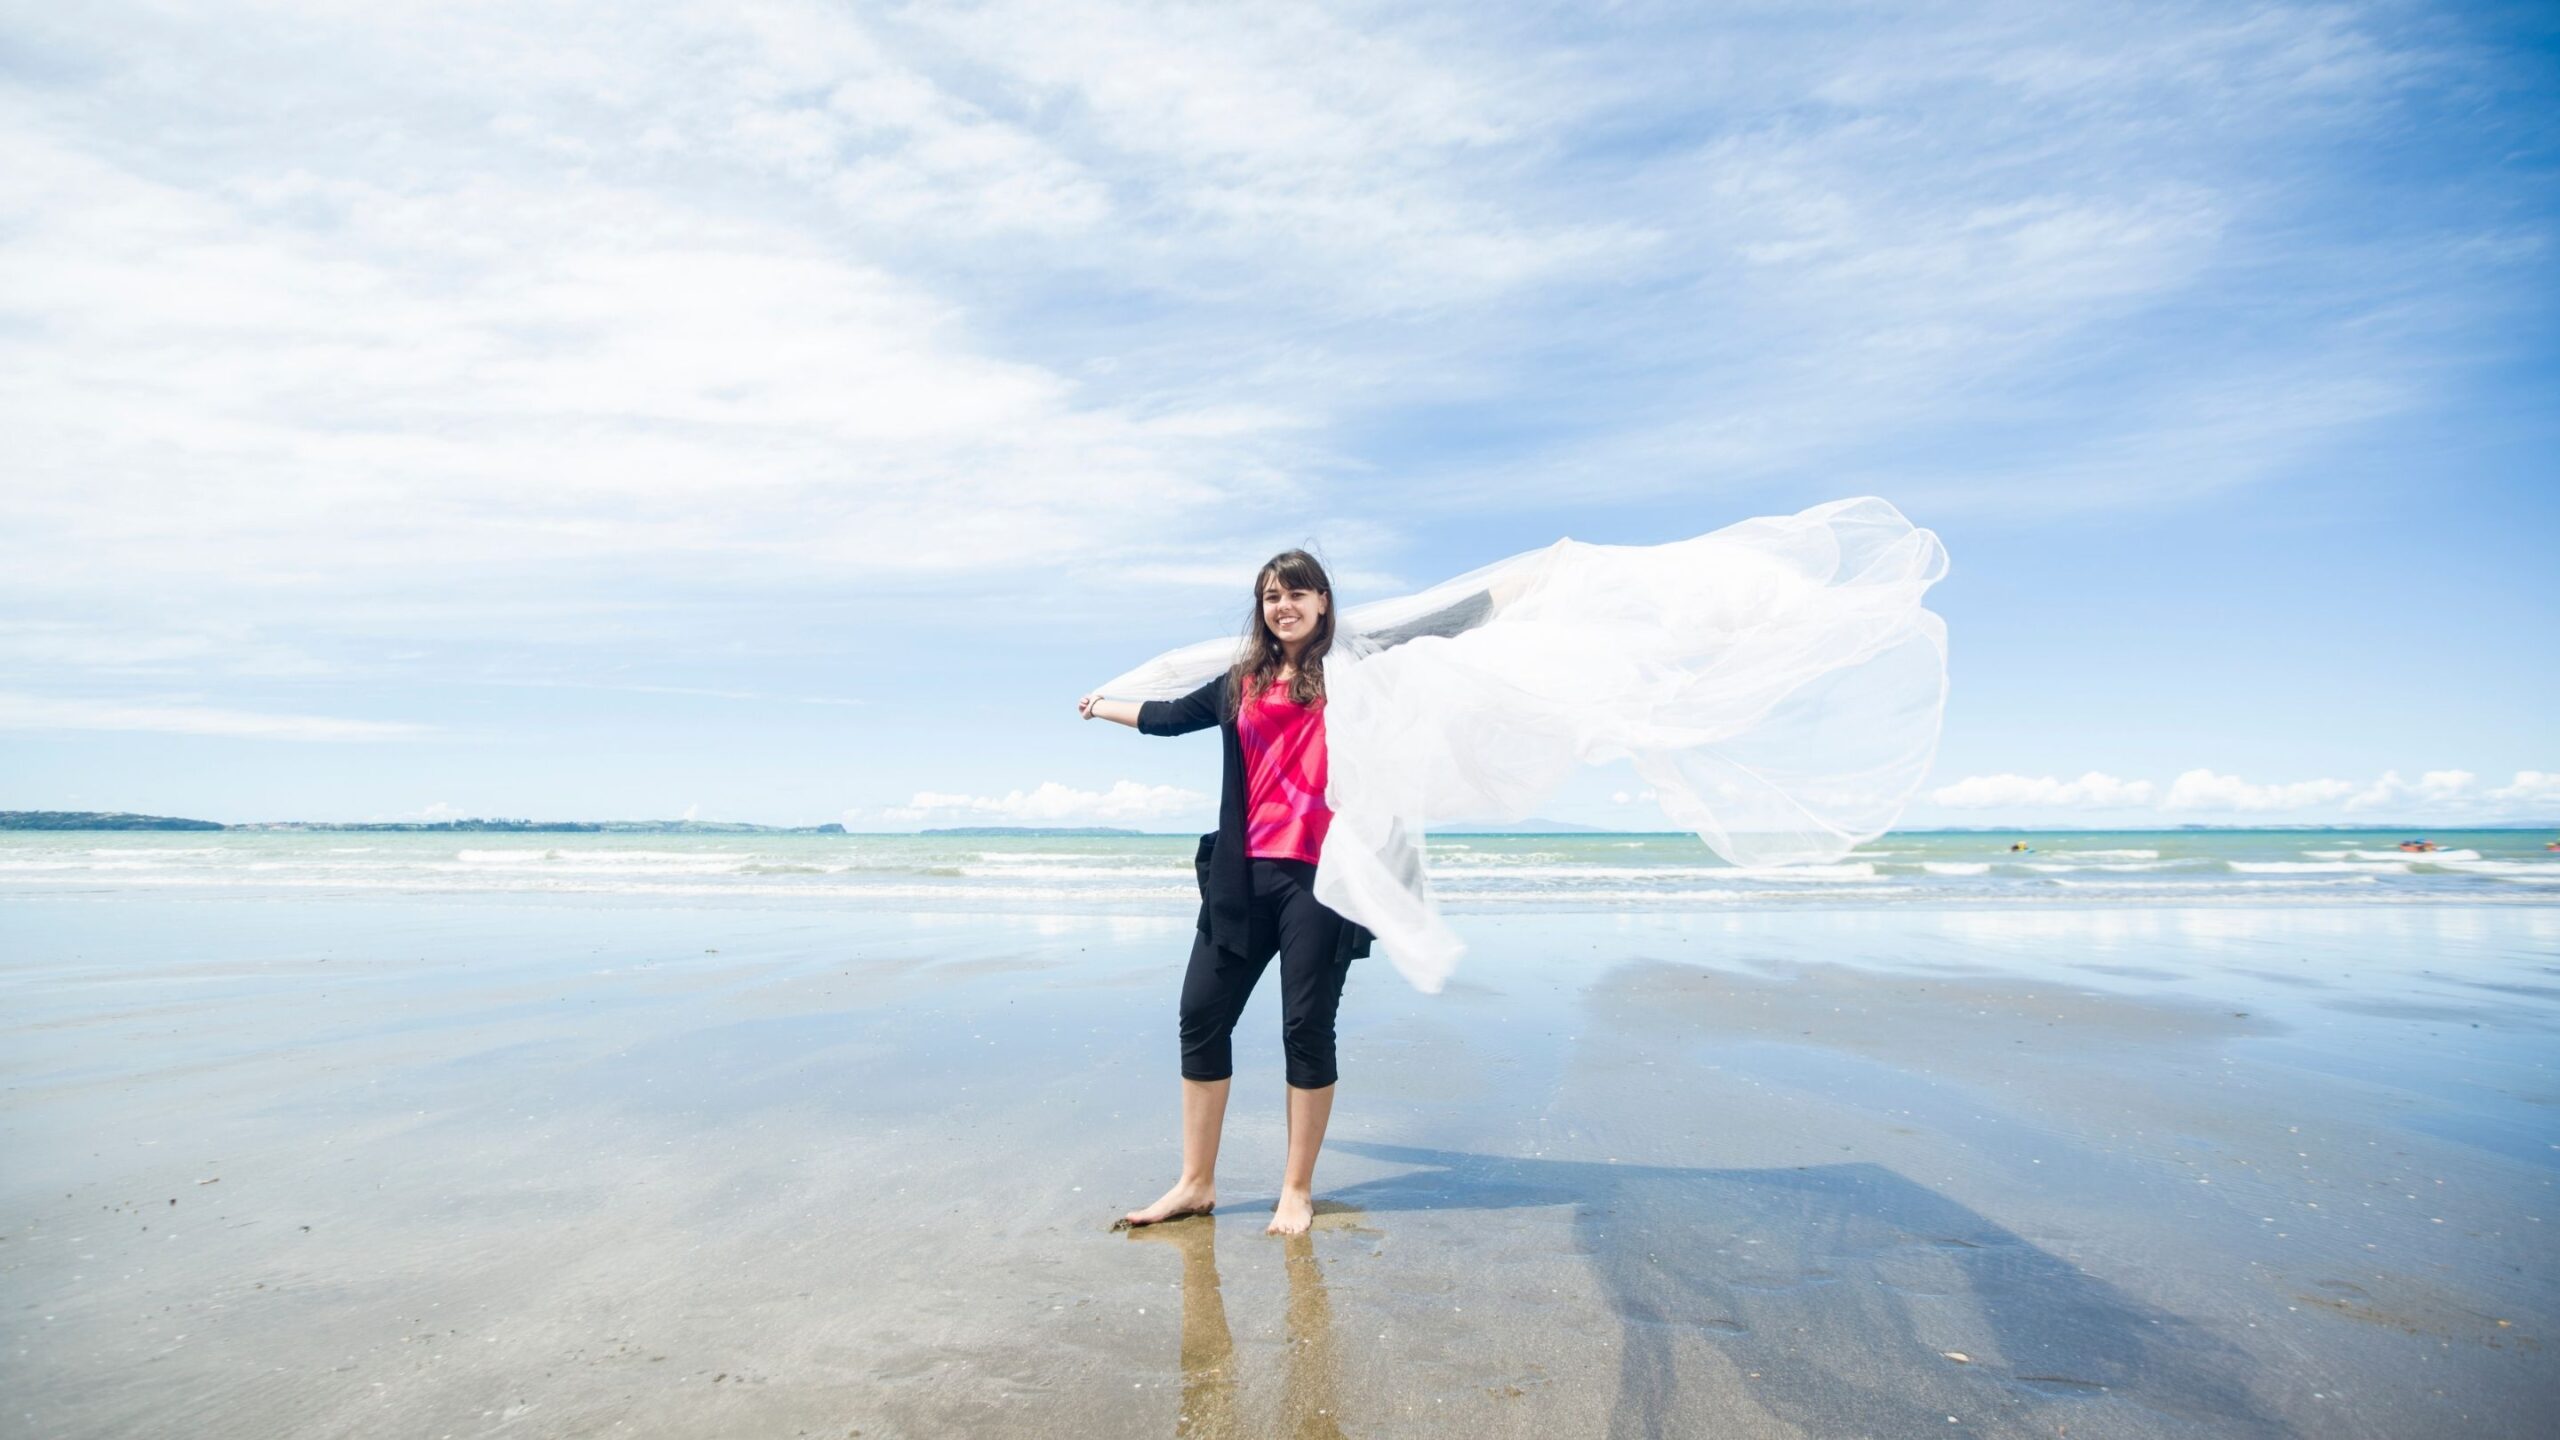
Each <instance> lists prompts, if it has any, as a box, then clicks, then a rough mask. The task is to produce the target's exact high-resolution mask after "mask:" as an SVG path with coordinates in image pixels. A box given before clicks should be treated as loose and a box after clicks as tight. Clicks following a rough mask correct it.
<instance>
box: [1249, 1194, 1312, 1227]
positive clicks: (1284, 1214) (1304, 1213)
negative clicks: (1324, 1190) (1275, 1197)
mask: <svg viewBox="0 0 2560 1440" xmlns="http://www.w3.org/2000/svg"><path fill="white" fill-rule="evenodd" d="M1315 1222H1316V1197H1315V1196H1314V1195H1312V1194H1310V1193H1309V1192H1307V1191H1304V1190H1290V1189H1287V1188H1283V1189H1282V1190H1281V1191H1280V1203H1279V1204H1277V1205H1274V1206H1272V1207H1271V1223H1270V1224H1268V1225H1266V1226H1264V1227H1263V1229H1262V1233H1263V1234H1265V1235H1304V1234H1306V1233H1307V1227H1308V1226H1310V1225H1313V1224H1314V1223H1315Z"/></svg>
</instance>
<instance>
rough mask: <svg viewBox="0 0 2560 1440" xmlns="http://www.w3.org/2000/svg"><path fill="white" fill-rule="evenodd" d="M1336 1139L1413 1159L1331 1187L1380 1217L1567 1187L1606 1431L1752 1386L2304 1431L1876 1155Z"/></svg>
mask: <svg viewBox="0 0 2560 1440" xmlns="http://www.w3.org/2000/svg"><path fill="white" fill-rule="evenodd" d="M1335 1145H1336V1147H1337V1148H1338V1149H1341V1150H1345V1151H1349V1152H1351V1153H1353V1154H1357V1155H1362V1156H1366V1157H1368V1158H1370V1159H1374V1160H1383V1161H1388V1162H1392V1163H1396V1164H1402V1165H1410V1166H1413V1167H1416V1168H1414V1169H1412V1170H1410V1171H1408V1172H1406V1173H1404V1174H1401V1175H1395V1176H1390V1177H1388V1178H1385V1179H1380V1180H1371V1181H1367V1182H1365V1183H1362V1184H1359V1185H1354V1186H1351V1187H1349V1188H1347V1189H1343V1190H1338V1191H1335V1192H1333V1193H1332V1194H1331V1195H1329V1196H1328V1197H1326V1198H1327V1199H1328V1200H1330V1201H1332V1202H1334V1203H1335V1204H1338V1205H1342V1206H1348V1207H1356V1208H1357V1209H1358V1210H1359V1211H1362V1212H1365V1213H1366V1215H1368V1216H1369V1217H1372V1218H1373V1219H1374V1218H1375V1217H1380V1216H1387V1215H1392V1214H1394V1213H1396V1212H1398V1211H1407V1212H1413V1211H1468V1210H1506V1209H1517V1208H1527V1207H1540V1206H1570V1207H1572V1212H1573V1226H1574V1236H1575V1239H1576V1241H1577V1242H1578V1246H1579V1248H1580V1249H1581V1250H1582V1252H1583V1253H1585V1254H1587V1255H1588V1256H1589V1257H1590V1261H1591V1265H1592V1269H1593V1272H1594V1273H1595V1275H1596V1276H1597V1278H1598V1279H1599V1281H1600V1283H1601V1287H1602V1290H1603V1293H1604V1294H1605V1296H1606V1297H1607V1302H1608V1304H1609V1307H1610V1309H1611V1310H1612V1311H1613V1312H1614V1313H1615V1315H1616V1317H1617V1319H1618V1321H1619V1323H1620V1325H1621V1327H1622V1329H1623V1334H1624V1341H1623V1344H1622V1346H1621V1355H1622V1360H1621V1363H1620V1370H1619V1378H1618V1388H1617V1396H1616V1399H1615V1403H1614V1405H1613V1406H1612V1409H1611V1413H1610V1421H1609V1427H1608V1432H1607V1433H1609V1434H1610V1435H1613V1436H1668V1435H1691V1434H1699V1433H1702V1430H1701V1427H1702V1426H1703V1425H1707V1424H1710V1423H1712V1422H1713V1421H1714V1420H1715V1419H1716V1418H1717V1417H1719V1416H1723V1417H1726V1418H1730V1417H1731V1416H1732V1415H1733V1414H1734V1412H1735V1410H1736V1407H1737V1406H1738V1407H1740V1408H1741V1409H1742V1410H1743V1411H1744V1412H1745V1413H1748V1412H1751V1411H1758V1412H1761V1413H1766V1414H1768V1415H1771V1416H1774V1417H1775V1418H1777V1419H1779V1420H1781V1421H1783V1422H1785V1423H1787V1424H1789V1425H1792V1426H1795V1427H1797V1428H1798V1429H1800V1430H1802V1431H1803V1432H1804V1433H1807V1434H1812V1435H1919V1434H1924V1433H1925V1434H1930V1435H1945V1434H1949V1433H1954V1427H1951V1426H1949V1424H1948V1417H1949V1416H1957V1417H1960V1421H1961V1424H1962V1425H1963V1427H1964V1428H1963V1431H1962V1433H1965V1434H1969V1435H1984V1434H2012V1435H2021V1436H2024V1435H2038V1436H2052V1435H2054V1434H2056V1433H2057V1432H2059V1433H2065V1434H2101V1433H2126V1432H2130V1433H2136V1434H2143V1435H2180V1434H2197V1435H2213V1436H2217V1437H2228V1436H2239V1437H2273V1436H2283V1435H2290V1434H2292V1433H2294V1432H2293V1431H2292V1430H2291V1428H2290V1427H2288V1426H2285V1425H2282V1424H2279V1423H2277V1422H2276V1421H2274V1420H2273V1419H2271V1418H2269V1417H2268V1416H2266V1415H2265V1414H2264V1413H2262V1412H2261V1411H2260V1410H2259V1409H2258V1407H2257V1406H2256V1404H2255V1402H2254V1397H2253V1395H2252V1393H2251V1391H2250V1389H2249V1386H2248V1385H2247V1383H2246V1379H2245V1377H2246V1375H2247V1373H2248V1370H2249V1368H2250V1364H2251V1362H2250V1360H2249V1357H2247V1356H2246V1355H2244V1354H2243V1353H2241V1352H2240V1351H2238V1350H2237V1349H2235V1348H2233V1347H2232V1346H2230V1345H2228V1344H2226V1343H2224V1342H2223V1341H2221V1340H2219V1339H2217V1338H2215V1337H2214V1336H2213V1335H2211V1334H2210V1333H2208V1332H2206V1331H2204V1330H2202V1329H2201V1328H2199V1327H2197V1326H2196V1325H2194V1324H2192V1323H2190V1322H2188V1321H2186V1320H2183V1319H2181V1318H2180V1317H2178V1316H2176V1315H2173V1314H2168V1313H2165V1312H2163V1311H2161V1310H2158V1309H2156V1308H2153V1307H2151V1306H2148V1305H2145V1304H2143V1303H2141V1302H2140V1301H2137V1300H2135V1299H2134V1298H2133V1297H2131V1296H2129V1295H2127V1294H2125V1293H2124V1292H2123V1291H2121V1290H2118V1289H2117V1288H2115V1287H2114V1286H2112V1285H2109V1284H2108V1283H2106V1282H2105V1281H2102V1280H2099V1279H2097V1278H2096V1277H2094V1276H2092V1275H2090V1274H2087V1273H2086V1272H2084V1271H2082V1270H2081V1269H2080V1268H2079V1267H2078V1266H2076V1265H2074V1264H2073V1263H2071V1262H2070V1261H2069V1260H2066V1259H2063V1258H2061V1257H2059V1256H2056V1255H2053V1254H2050V1253H2048V1252H2046V1251H2044V1250H2042V1249H2039V1248H2037V1247H2036V1246H2035V1245H2033V1244H2030V1243H2029V1242H2028V1241H2026V1240H2025V1239H2023V1238H2022V1237H2020V1236H2018V1235H2016V1234H2014V1233H2012V1232H2010V1231H2008V1230H2005V1229H2003V1228H2001V1227H2000V1226H1998V1225H1995V1224H1993V1223H1992V1222H1990V1221H1989V1220H1986V1219H1984V1218H1983V1217H1982V1216H1981V1215H1979V1214H1976V1213H1975V1212H1973V1211H1972V1210H1969V1209H1966V1208H1965V1207H1963V1206H1961V1205H1957V1204H1955V1203H1953V1202H1951V1201H1949V1200H1947V1199H1946V1198H1945V1197H1943V1196H1941V1195H1939V1194H1937V1193H1936V1192H1934V1191H1932V1190H1929V1189H1926V1188H1924V1187H1922V1186H1919V1185H1915V1184H1913V1183H1912V1182H1910V1181H1908V1180H1906V1179H1904V1178H1903V1177H1901V1176H1900V1175H1897V1174H1895V1173H1894V1172H1893V1171H1891V1170H1887V1169H1884V1168H1883V1167H1881V1166H1877V1165H1870V1164H1849V1165H1818V1166H1805V1167H1802V1168H1790V1169H1774V1170H1708V1169H1674V1168H1665V1167H1658V1166H1646V1165H1614V1164H1590V1163H1577V1162H1569V1161H1557V1160H1542V1159H1515V1158H1509V1157H1504V1156H1494V1155H1474V1154H1465V1153H1460V1152H1453V1151H1446V1150H1424V1149H1415V1148H1412V1147H1409V1146H1401V1145H1377V1144H1370V1143H1366V1142H1362V1141H1356V1140H1337V1141H1336V1142H1335ZM1307 1268H1308V1269H1309V1270H1310V1271H1312V1269H1313V1265H1312V1262H1310V1263H1309V1264H1308V1266H1307ZM1291 1279H1292V1289H1291V1293H1292V1295H1293V1296H1295V1295H1296V1294H1297V1293H1298V1289H1297V1287H1298V1279H1297V1271H1296V1269H1295V1267H1294V1263H1293V1269H1292V1274H1291ZM1311 1283H1313V1284H1315V1285H1316V1286H1317V1293H1318V1295H1319V1296H1320V1295H1321V1282H1320V1281H1311ZM1211 1284H1212V1288H1213V1289H1214V1277H1213V1279H1212V1282H1211ZM1319 1303H1320V1302H1319ZM1293 1308H1294V1302H1293ZM1948 1351H1955V1352H1958V1353H1962V1354H1964V1355H1965V1356H1966V1357H1967V1359H1966V1360H1965V1361H1961V1362H1960V1361H1957V1360H1954V1359H1951V1358H1949V1357H1948V1355H1947V1353H1946V1352H1948ZM1327 1387H1328V1390H1329V1391H1330V1389H1331V1380H1330V1376H1328V1378H1327ZM1709 1387H1716V1388H1719V1389H1722V1390H1723V1391H1724V1393H1722V1394H1710V1393H1707V1392H1708V1390H1709ZM1736 1391H1738V1392H1739V1393H1735V1392H1736Z"/></svg>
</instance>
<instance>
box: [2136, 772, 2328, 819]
mask: <svg viewBox="0 0 2560 1440" xmlns="http://www.w3.org/2000/svg"><path fill="white" fill-rule="evenodd" d="M2355 792H2356V787H2355V785H2354V784H2353V783H2351V782H2349V781H2345V780H2299V781H2294V782H2292V783H2290V784H2281V785H2253V784H2251V783H2249V782H2248V781H2246V780H2243V779H2241V778H2240V777H2239V776H2237V775H2217V774H2215V773H2214V772H2213V771H2211V770H2207V769H2196V770H2188V771H2185V772H2183V773H2181V774H2180V775H2179V776H2178V778H2177V779H2176V780H2174V781H2172V782H2171V783H2170V785H2169V793H2168V794H2167V795H2166V796H2165V797H2163V798H2162V799H2161V801H2160V808H2161V809H2163V810H2302V809H2308V808H2309V807H2311V806H2314V805H2328V804H2334V803H2336V802H2337V801H2340V800H2343V799H2345V798H2347V797H2348V796H2350V795H2352V794H2354V793H2355Z"/></svg>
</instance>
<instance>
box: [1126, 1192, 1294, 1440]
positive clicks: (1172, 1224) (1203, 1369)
mask: <svg viewBox="0 0 2560 1440" xmlns="http://www.w3.org/2000/svg"><path fill="white" fill-rule="evenodd" d="M1326 1218H1327V1217H1325V1216H1323V1215H1319V1216H1318V1217H1317V1227H1318V1228H1319V1229H1322V1228H1327V1227H1326V1226H1325V1224H1324V1221H1325V1219H1326ZM1129 1238H1130V1239H1131V1240H1144V1241H1149V1242H1151V1243H1154V1244H1159V1245H1169V1246H1171V1247H1173V1248H1174V1249H1175V1250H1177V1251H1179V1252H1180V1253H1181V1255H1182V1410H1181V1413H1180V1414H1178V1415H1177V1416H1175V1418H1174V1422H1173V1433H1174V1434H1175V1435H1177V1436H1182V1437H1184V1440H1221V1437H1227V1436H1237V1435H1250V1434H1260V1433H1264V1432H1262V1431H1260V1430H1258V1429H1255V1428H1252V1427H1248V1426H1247V1425H1246V1424H1245V1423H1244V1419H1243V1416H1242V1413H1241V1410H1240V1408H1239V1407H1238V1405H1237V1401H1236V1380H1237V1371H1236V1347H1235V1337H1234V1334H1233V1332H1231V1331H1230V1330H1228V1328H1227V1303H1226V1299H1225V1296H1224V1294H1223V1293H1222V1292H1221V1291H1220V1289H1219V1285H1218V1227H1217V1222H1216V1221H1215V1220H1214V1219H1213V1218H1212V1217H1210V1216H1206V1215H1200V1216H1194V1217H1192V1218H1190V1219H1187V1220H1173V1221H1168V1222H1166V1223H1164V1224H1161V1225H1150V1226H1147V1227H1145V1228H1144V1229H1139V1230H1132V1231H1130V1232H1129ZM1282 1243H1283V1245H1284V1246H1285V1247H1286V1248H1285V1250H1284V1256H1283V1258H1284V1263H1285V1265H1286V1266H1287V1270H1288V1276H1289V1307H1288V1327H1289V1367H1288V1375H1287V1383H1286V1386H1285V1388H1284V1389H1283V1390H1282V1391H1281V1396H1280V1427H1279V1432H1278V1433H1280V1434H1283V1435H1288V1436H1291V1437H1293V1440H1342V1424H1341V1415H1342V1411H1341V1406H1340V1404H1339V1403H1338V1397H1339V1394H1340V1387H1339V1385H1338V1384H1337V1383H1336V1380H1337V1378H1338V1375H1339V1373H1340V1372H1339V1358H1338V1357H1337V1355H1336V1353H1335V1350H1334V1344H1333V1302H1332V1301H1331V1299H1330V1298H1328V1297H1327V1296H1326V1294H1325V1288H1324V1270H1323V1267H1322V1266H1321V1265H1320V1264H1319V1263H1318V1262H1317V1260H1316V1247H1315V1240H1314V1238H1313V1237H1312V1236H1308V1235H1292V1236H1289V1237H1288V1238H1287V1239H1286V1240H1285V1241H1283V1242H1282Z"/></svg>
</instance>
